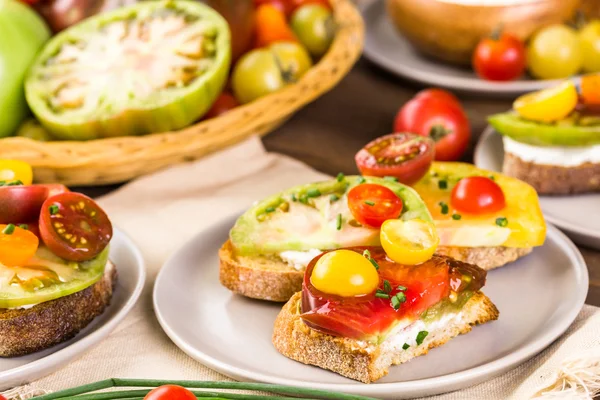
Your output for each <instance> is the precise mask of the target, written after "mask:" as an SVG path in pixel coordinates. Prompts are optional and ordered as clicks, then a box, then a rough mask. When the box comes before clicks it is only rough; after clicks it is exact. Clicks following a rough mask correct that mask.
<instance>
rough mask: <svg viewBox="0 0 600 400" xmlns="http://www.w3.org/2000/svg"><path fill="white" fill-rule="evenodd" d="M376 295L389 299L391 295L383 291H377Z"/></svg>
mask: <svg viewBox="0 0 600 400" xmlns="http://www.w3.org/2000/svg"><path fill="white" fill-rule="evenodd" d="M375 297H377V298H379V299H389V298H390V295H389V294H387V293H383V292H379V291H378V292H377V293H375Z"/></svg>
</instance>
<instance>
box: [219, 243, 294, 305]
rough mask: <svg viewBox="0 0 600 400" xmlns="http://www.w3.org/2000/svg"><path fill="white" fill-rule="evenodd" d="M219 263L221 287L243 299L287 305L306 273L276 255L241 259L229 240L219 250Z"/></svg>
mask: <svg viewBox="0 0 600 400" xmlns="http://www.w3.org/2000/svg"><path fill="white" fill-rule="evenodd" d="M219 260H220V272H219V277H220V280H221V284H222V285H223V286H225V287H226V288H227V289H229V290H231V291H232V292H235V293H238V294H241V295H242V296H246V297H251V298H253V299H260V300H269V301H276V302H284V301H288V300H289V299H290V297H292V296H293V295H294V293H296V292H298V291H299V290H301V289H302V278H303V277H304V271H298V270H297V269H295V268H293V267H290V266H289V265H287V264H286V263H285V262H283V260H281V259H280V258H278V257H276V256H273V257H265V256H253V257H238V256H237V255H236V254H235V252H234V249H233V245H232V243H231V242H230V241H229V240H228V241H227V242H225V244H224V245H223V246H222V247H221V249H220V250H219Z"/></svg>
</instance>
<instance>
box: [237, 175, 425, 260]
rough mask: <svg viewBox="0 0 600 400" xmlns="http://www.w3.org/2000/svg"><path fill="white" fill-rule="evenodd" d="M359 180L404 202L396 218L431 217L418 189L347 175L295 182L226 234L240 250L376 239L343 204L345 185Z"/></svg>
mask: <svg viewBox="0 0 600 400" xmlns="http://www.w3.org/2000/svg"><path fill="white" fill-rule="evenodd" d="M362 183H374V184H378V185H383V186H385V187H387V188H388V189H391V190H392V191H393V192H394V193H395V194H396V195H397V196H398V197H399V198H400V199H401V200H402V203H403V208H402V213H401V215H400V216H399V218H400V219H403V220H409V219H414V218H418V219H422V220H424V221H432V219H431V215H430V214H429V211H428V210H427V207H426V205H425V203H424V202H423V200H421V198H420V197H419V195H418V194H417V192H415V191H414V190H413V189H411V188H410V187H408V186H405V185H403V184H401V183H398V182H394V181H392V180H389V179H385V178H376V177H364V178H363V177H359V176H347V177H344V178H341V177H340V179H334V180H331V181H324V182H317V183H311V184H307V185H300V186H296V187H293V188H291V189H288V190H286V191H284V192H282V193H279V194H276V195H274V196H271V197H269V198H267V199H265V200H263V201H261V202H259V203H258V204H256V205H255V206H253V207H252V208H250V209H249V210H248V211H246V212H245V213H244V214H243V215H242V216H241V217H240V218H239V219H238V220H237V222H236V223H235V226H234V227H233V229H232V230H231V232H230V235H229V238H230V240H231V242H232V244H233V246H234V247H235V250H236V252H237V253H238V254H239V255H255V254H274V253H280V252H283V251H288V250H291V251H309V250H313V249H318V250H330V249H336V248H340V247H351V246H376V245H379V244H380V243H379V229H374V228H371V227H368V226H361V225H360V223H358V222H357V221H356V220H355V218H354V216H353V215H352V212H351V211H350V209H349V207H348V197H347V194H348V192H349V190H350V189H351V188H353V187H355V186H357V185H360V184H362Z"/></svg>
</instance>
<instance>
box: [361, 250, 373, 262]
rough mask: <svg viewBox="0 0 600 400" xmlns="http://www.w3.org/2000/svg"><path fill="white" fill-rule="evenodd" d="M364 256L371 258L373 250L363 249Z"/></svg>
mask: <svg viewBox="0 0 600 400" xmlns="http://www.w3.org/2000/svg"><path fill="white" fill-rule="evenodd" d="M363 257H366V258H368V259H369V260H370V259H371V252H370V251H369V250H365V251H363Z"/></svg>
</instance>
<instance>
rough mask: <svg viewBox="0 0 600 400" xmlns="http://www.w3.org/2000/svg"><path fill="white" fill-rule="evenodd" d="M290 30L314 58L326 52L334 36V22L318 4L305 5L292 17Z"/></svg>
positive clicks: (330, 15) (328, 13)
mask: <svg viewBox="0 0 600 400" xmlns="http://www.w3.org/2000/svg"><path fill="white" fill-rule="evenodd" d="M291 26H292V30H293V31H294V33H295V34H296V36H297V37H298V39H299V40H300V42H302V44H303V45H304V47H306V49H307V50H308V52H309V53H310V54H312V55H313V56H314V57H321V56H322V55H323V54H325V53H326V52H327V50H328V49H329V46H331V42H332V41H333V38H334V36H335V22H334V20H333V15H332V14H331V12H330V11H329V10H328V9H327V8H325V7H323V6H322V5H319V4H307V5H305V6H302V7H300V8H298V10H296V11H295V12H294V15H292V20H291Z"/></svg>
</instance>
